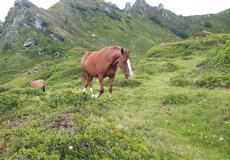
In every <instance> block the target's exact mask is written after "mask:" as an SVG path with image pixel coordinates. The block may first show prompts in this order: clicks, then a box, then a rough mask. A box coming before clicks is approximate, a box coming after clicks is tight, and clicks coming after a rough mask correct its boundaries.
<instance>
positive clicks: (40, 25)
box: [32, 16, 48, 32]
mask: <svg viewBox="0 0 230 160" xmlns="http://www.w3.org/2000/svg"><path fill="white" fill-rule="evenodd" d="M32 21H33V25H34V26H35V27H36V28H37V29H39V30H42V31H43V32H45V31H46V30H47V28H48V23H47V22H46V21H44V20H42V19H41V18H40V17H38V16H34V17H33V19H32Z"/></svg>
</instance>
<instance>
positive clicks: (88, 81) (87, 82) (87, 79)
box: [84, 73, 95, 98]
mask: <svg viewBox="0 0 230 160" xmlns="http://www.w3.org/2000/svg"><path fill="white" fill-rule="evenodd" d="M92 80H93V77H90V76H89V75H88V74H87V73H86V76H85V79H84V91H85V90H86V88H87V87H89V89H90V92H91V96H92V98H95V95H94V93H93V88H92Z"/></svg>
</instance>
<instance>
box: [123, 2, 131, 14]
mask: <svg viewBox="0 0 230 160" xmlns="http://www.w3.org/2000/svg"><path fill="white" fill-rule="evenodd" d="M131 9H132V6H131V3H130V2H127V3H125V9H124V10H125V11H126V12H130V11H131Z"/></svg>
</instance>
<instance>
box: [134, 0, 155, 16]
mask: <svg viewBox="0 0 230 160" xmlns="http://www.w3.org/2000/svg"><path fill="white" fill-rule="evenodd" d="M133 8H137V9H138V10H139V12H140V13H141V14H143V15H144V14H145V12H146V11H149V10H151V6H150V5H149V4H148V3H147V2H146V1H145V0H136V2H135V3H134V5H133Z"/></svg>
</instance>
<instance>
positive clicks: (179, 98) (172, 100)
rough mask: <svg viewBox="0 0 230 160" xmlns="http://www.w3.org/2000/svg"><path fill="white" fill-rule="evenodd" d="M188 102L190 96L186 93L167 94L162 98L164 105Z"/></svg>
mask: <svg viewBox="0 0 230 160" xmlns="http://www.w3.org/2000/svg"><path fill="white" fill-rule="evenodd" d="M189 102H190V97H189V96H188V95H186V94H169V95H167V96H165V97H164V98H163V102H162V103H163V104H164V105H168V104H169V105H170V104H171V105H179V104H187V103H189Z"/></svg>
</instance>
